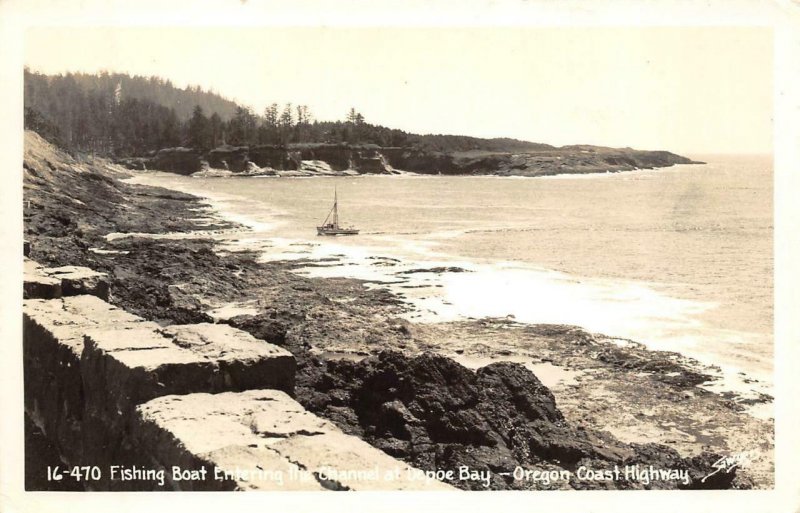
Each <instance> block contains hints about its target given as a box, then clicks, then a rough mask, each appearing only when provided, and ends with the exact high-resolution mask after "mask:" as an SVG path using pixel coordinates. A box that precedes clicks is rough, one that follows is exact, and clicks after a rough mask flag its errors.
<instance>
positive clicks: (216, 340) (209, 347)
mask: <svg viewBox="0 0 800 513" xmlns="http://www.w3.org/2000/svg"><path fill="white" fill-rule="evenodd" d="M162 333H164V335H166V336H167V337H170V338H171V339H172V343H173V344H175V345H177V346H179V347H182V348H185V349H188V350H189V351H192V352H193V353H195V354H198V355H201V356H203V357H204V358H207V359H209V360H213V361H215V362H216V363H217V365H218V366H219V369H220V373H221V374H222V377H223V379H224V381H225V385H226V387H227V388H228V389H230V390H251V389H260V388H277V389H279V390H284V391H286V392H290V393H291V392H292V391H293V390H294V376H295V359H294V356H293V355H292V353H290V352H289V351H287V350H286V349H283V348H280V347H278V346H275V345H273V344H269V343H267V342H264V341H263V340H259V339H257V338H255V337H253V336H252V335H250V334H249V333H247V332H245V331H242V330H239V329H236V328H234V327H232V326H228V325H227V324H208V323H202V324H183V325H176V326H168V327H166V328H164V329H163V330H162Z"/></svg>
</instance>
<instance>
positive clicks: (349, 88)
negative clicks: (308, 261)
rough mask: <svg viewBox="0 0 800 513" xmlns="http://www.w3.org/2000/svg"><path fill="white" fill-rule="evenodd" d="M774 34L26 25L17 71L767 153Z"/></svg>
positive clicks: (318, 112) (392, 117)
mask: <svg viewBox="0 0 800 513" xmlns="http://www.w3.org/2000/svg"><path fill="white" fill-rule="evenodd" d="M772 58H773V57H772V32H771V30H769V29H765V28H744V27H742V28H735V27H716V28H709V27H677V28H636V27H627V28H625V27H622V28H613V27H569V28H553V27H502V28H497V27H477V28H454V27H448V28H405V27H394V28H375V27H370V28H342V27H332V28H315V27H301V28H283V27H235V28H234V27H229V28H222V27H220V28H209V27H181V28H178V27H159V28H156V27H153V28H140V27H124V28H123V27H109V28H102V27H81V28H61V27H46V28H31V29H28V31H27V33H26V38H25V62H26V65H27V66H29V67H30V68H31V69H34V70H37V71H41V72H45V73H60V72H67V71H84V72H97V71H101V70H107V71H112V72H113V71H118V72H128V73H131V74H138V75H148V76H149V75H157V76H161V77H164V78H169V79H170V80H172V82H173V83H174V84H176V85H178V86H185V85H189V84H191V85H200V86H201V87H203V88H206V89H213V90H214V91H216V92H218V93H220V94H222V95H223V96H225V97H227V98H230V99H232V100H235V101H237V102H240V103H242V104H245V105H248V106H250V107H252V108H253V109H254V110H255V111H256V112H259V113H263V110H264V108H265V106H266V105H268V104H270V103H272V102H277V103H279V104H281V105H283V104H285V103H287V102H291V103H293V104H306V105H308V106H309V107H310V108H311V111H312V113H313V114H314V116H315V117H316V118H317V119H319V120H335V119H344V117H345V115H346V113H347V111H348V110H349V108H350V107H351V106H352V107H355V108H356V109H357V110H358V111H360V112H361V113H362V114H363V115H364V117H365V119H366V121H367V122H371V123H375V124H381V125H385V126H389V127H393V128H400V129H403V130H407V131H411V132H417V133H449V134H463V135H472V136H477V137H514V138H518V139H525V140H530V141H535V142H544V143H549V144H554V145H564V144H578V143H583V144H598V145H605V146H615V147H624V146H630V147H633V148H638V149H665V150H670V151H676V152H683V153H688V154H702V153H770V152H771V151H772V97H773V84H772Z"/></svg>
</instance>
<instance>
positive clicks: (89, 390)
mask: <svg viewBox="0 0 800 513" xmlns="http://www.w3.org/2000/svg"><path fill="white" fill-rule="evenodd" d="M23 329H24V333H23V348H24V356H25V360H24V364H25V404H26V411H27V413H28V415H29V416H30V418H31V419H32V420H33V422H34V423H35V424H36V426H37V427H38V428H39V429H40V430H41V431H42V432H43V433H44V434H45V436H47V437H48V438H49V439H50V441H51V442H52V443H54V445H55V446H56V447H57V449H58V451H59V452H60V454H61V455H62V458H63V459H64V460H66V461H67V462H68V463H69V464H71V465H98V466H100V467H103V468H107V467H109V466H110V465H112V464H115V463H119V462H125V461H130V459H131V458H132V457H135V453H136V450H134V449H133V447H132V445H131V442H130V439H129V437H130V435H129V426H130V421H131V418H132V415H133V414H134V408H135V407H136V406H137V405H138V404H141V403H144V402H147V401H149V400H151V399H153V398H156V397H160V396H163V395H169V394H190V393H196V392H223V391H231V390H233V391H238V390H245V389H248V388H276V389H281V390H285V391H287V392H290V393H291V392H292V390H293V386H294V369H295V364H294V358H293V357H292V355H291V354H290V353H289V352H288V351H286V350H284V349H280V348H278V347H275V346H272V345H270V344H267V343H265V342H263V341H258V340H256V339H254V338H253V337H251V336H250V335H248V334H246V333H243V332H239V331H238V330H235V329H234V328H231V327H229V326H214V325H197V326H175V327H172V328H168V329H165V330H162V329H161V328H160V327H159V326H158V325H157V324H155V323H152V322H149V321H145V320H144V319H142V318H140V317H137V316H135V315H132V314H129V313H127V312H124V311H122V310H120V309H119V308H116V307H113V306H111V305H109V304H108V303H105V302H104V301H102V300H100V299H99V298H97V297H95V296H89V295H81V296H74V297H68V298H62V299H51V300H26V301H25V302H24V304H23ZM152 450H156V448H152ZM94 486H95V487H108V486H110V483H109V482H108V481H100V482H96V483H94Z"/></svg>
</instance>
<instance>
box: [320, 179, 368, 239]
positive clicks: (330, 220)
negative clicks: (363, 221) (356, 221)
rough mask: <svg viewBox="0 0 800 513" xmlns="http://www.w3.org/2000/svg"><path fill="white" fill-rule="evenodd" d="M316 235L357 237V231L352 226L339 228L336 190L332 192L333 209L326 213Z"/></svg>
mask: <svg viewBox="0 0 800 513" xmlns="http://www.w3.org/2000/svg"><path fill="white" fill-rule="evenodd" d="M317 235H358V229H356V228H353V227H352V226H347V227H344V226H339V200H338V198H337V195H336V189H334V190H333V208H332V209H331V211H330V212H328V217H326V218H325V220H324V221H322V226H317Z"/></svg>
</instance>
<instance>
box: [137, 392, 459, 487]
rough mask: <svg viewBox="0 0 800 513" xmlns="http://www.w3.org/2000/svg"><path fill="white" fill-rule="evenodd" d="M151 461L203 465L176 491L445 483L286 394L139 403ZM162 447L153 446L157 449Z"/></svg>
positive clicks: (141, 437)
mask: <svg viewBox="0 0 800 513" xmlns="http://www.w3.org/2000/svg"><path fill="white" fill-rule="evenodd" d="M131 434H132V439H133V442H134V443H135V444H137V445H138V446H139V447H142V448H143V450H147V451H148V454H149V455H150V459H149V461H148V468H166V469H168V470H169V469H170V468H171V467H172V466H173V465H177V466H180V467H181V468H182V469H184V470H196V471H197V472H198V473H200V474H198V475H205V476H206V477H205V478H203V479H199V480H197V481H191V480H175V479H173V478H172V476H171V474H170V473H167V483H166V488H167V489H176V490H208V489H218V490H242V489H244V490H262V491H263V490H326V489H327V490H446V489H449V488H450V487H449V486H447V485H446V484H443V483H440V482H439V481H437V480H435V479H424V478H421V479H420V478H418V476H419V472H418V471H416V469H413V468H411V467H410V466H408V465H407V464H404V463H402V462H401V461H398V460H396V459H394V458H391V457H389V456H387V455H386V454H385V453H383V452H381V451H380V450H378V449H376V448H374V447H372V446H371V445H369V444H368V443H366V442H364V441H362V440H359V439H358V438H356V437H353V436H348V435H346V434H344V433H343V432H342V431H341V430H340V429H339V428H337V427H336V426H335V425H334V424H332V423H331V422H330V421H327V420H324V419H321V418H319V417H317V416H316V415H312V414H311V413H309V412H307V411H306V410H305V409H303V407H302V406H301V405H300V404H298V403H297V402H296V401H294V400H292V399H291V398H290V397H289V396H287V395H286V394H285V393H282V392H278V391H275V390H253V391H248V392H242V393H224V394H216V395H211V394H191V395H185V396H166V397H161V398H159V399H155V400H153V401H150V402H148V403H146V404H143V405H141V406H139V407H138V408H137V416H136V419H135V420H134V423H133V428H132V431H131ZM156 447H157V448H158V450H157V451H153V450H152V448H156Z"/></svg>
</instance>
